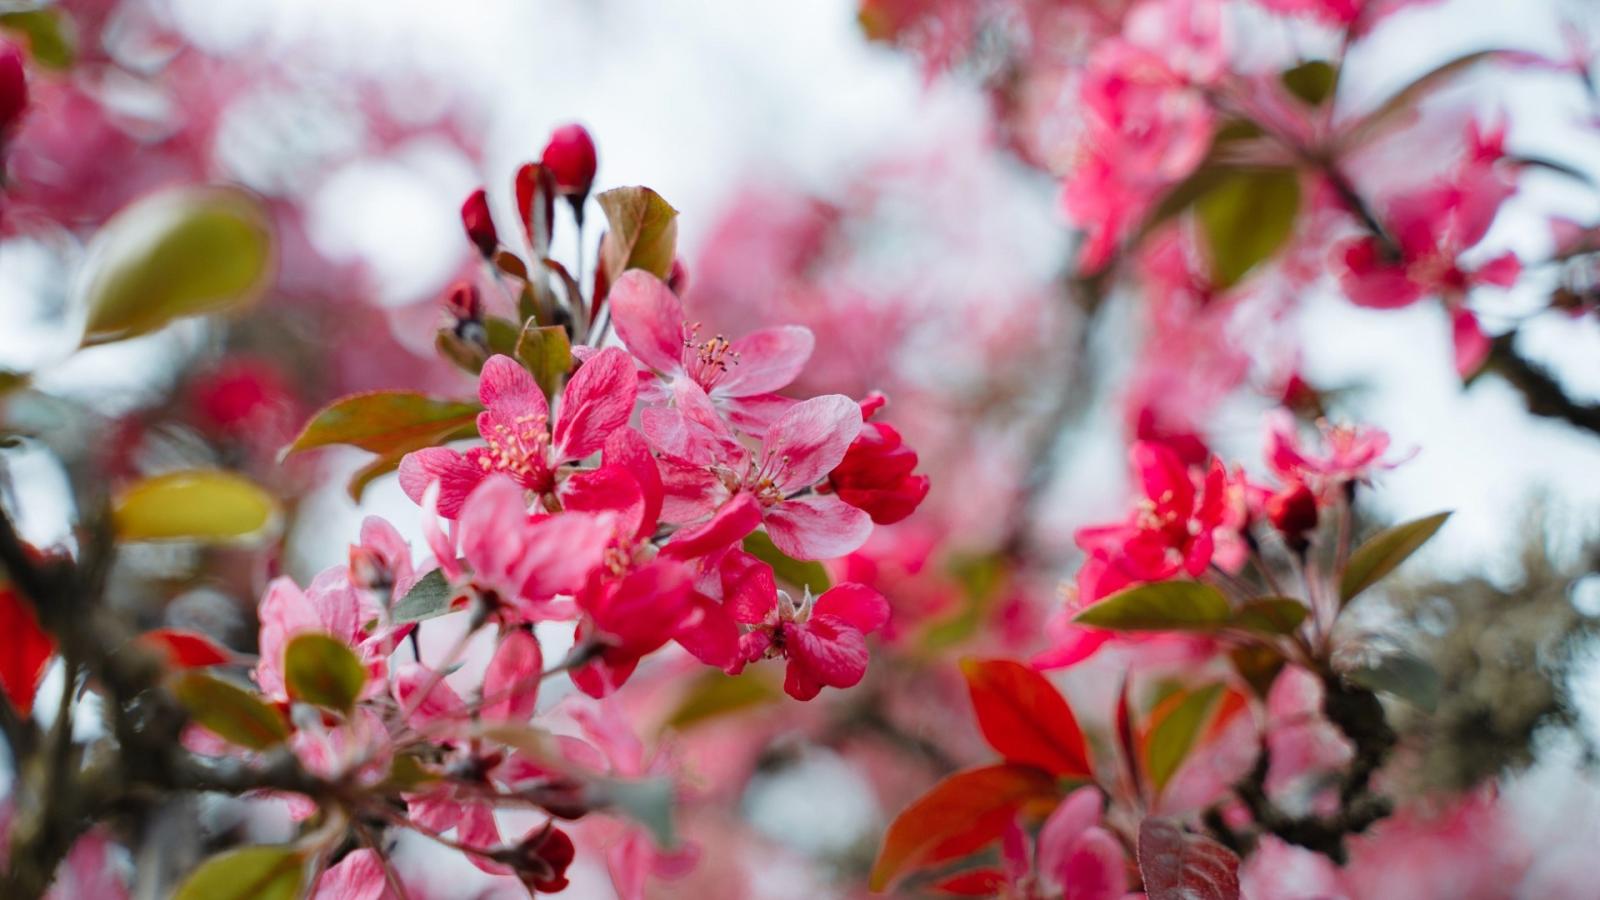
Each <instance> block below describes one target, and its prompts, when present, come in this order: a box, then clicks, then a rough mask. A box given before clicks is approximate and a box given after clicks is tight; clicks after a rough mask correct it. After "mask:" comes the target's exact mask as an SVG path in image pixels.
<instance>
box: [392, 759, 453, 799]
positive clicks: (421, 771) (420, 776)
mask: <svg viewBox="0 0 1600 900" xmlns="http://www.w3.org/2000/svg"><path fill="white" fill-rule="evenodd" d="M439 778H440V776H439V775H438V774H437V773H435V772H432V771H429V769H428V768H427V767H426V766H424V765H423V764H422V760H420V759H418V758H417V757H416V756H415V755H414V754H411V753H399V754H396V755H395V757H394V760H393V761H392V762H390V763H389V774H388V775H385V776H384V778H383V782H382V786H381V787H380V789H379V790H380V791H381V792H383V793H388V794H393V793H412V792H415V791H416V790H417V788H419V787H422V786H423V785H425V784H432V783H433V782H435V781H438V780H439Z"/></svg>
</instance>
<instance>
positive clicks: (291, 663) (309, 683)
mask: <svg viewBox="0 0 1600 900" xmlns="http://www.w3.org/2000/svg"><path fill="white" fill-rule="evenodd" d="M283 681H284V685H285V686H286V687H287V688H288V689H289V696H290V697H292V698H294V699H296V700H299V701H301V702H303V703H309V704H311V705H312V706H320V707H322V708H324V709H332V710H337V711H339V712H344V713H348V712H349V711H350V710H351V708H352V707H354V706H355V705H356V700H357V699H359V698H360V697H361V690H362V688H365V687H366V686H367V668H366V666H363V665H362V664H361V660H359V659H357V658H356V655H355V653H353V652H352V651H351V650H350V648H349V647H346V646H345V645H344V642H343V641H340V640H338V639H337V638H334V637H333V636H331V635H326V634H321V633H318V632H307V633H306V634H301V635H296V636H295V638H294V640H291V641H290V642H289V646H288V647H287V648H286V649H285V650H284V651H283Z"/></svg>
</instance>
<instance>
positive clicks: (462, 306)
mask: <svg viewBox="0 0 1600 900" xmlns="http://www.w3.org/2000/svg"><path fill="white" fill-rule="evenodd" d="M444 308H445V311H446V312H448V313H449V314H450V317H451V318H452V319H455V320H456V324H457V325H461V324H464V323H467V322H477V321H481V320H482V319H483V296H482V295H480V294H479V293H478V286H477V285H475V284H472V283H470V282H466V281H460V282H457V283H456V284H454V285H452V286H451V288H450V293H449V294H446V295H445V298H444Z"/></svg>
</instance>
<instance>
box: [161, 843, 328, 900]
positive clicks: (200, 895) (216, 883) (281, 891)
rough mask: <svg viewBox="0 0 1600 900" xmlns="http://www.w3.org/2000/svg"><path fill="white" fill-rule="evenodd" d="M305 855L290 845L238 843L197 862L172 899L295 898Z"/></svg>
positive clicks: (300, 884) (271, 899)
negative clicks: (234, 847) (270, 845)
mask: <svg viewBox="0 0 1600 900" xmlns="http://www.w3.org/2000/svg"><path fill="white" fill-rule="evenodd" d="M305 876H306V858H305V856H304V854H302V853H301V852H300V851H299V850H297V849H295V848H294V847H240V848H239V849H237V850H229V851H228V852H226V853H220V854H218V855H216V856H213V857H211V858H210V859H208V860H206V861H205V862H203V863H201V864H200V868H198V869H195V870H194V872H193V873H192V874H190V876H189V877H188V878H187V879H186V880H185V881H184V882H183V885H182V886H180V887H179V888H178V891H177V893H175V894H173V895H172V898H173V900H295V898H296V897H299V896H300V891H301V888H302V887H303V886H304V884H305Z"/></svg>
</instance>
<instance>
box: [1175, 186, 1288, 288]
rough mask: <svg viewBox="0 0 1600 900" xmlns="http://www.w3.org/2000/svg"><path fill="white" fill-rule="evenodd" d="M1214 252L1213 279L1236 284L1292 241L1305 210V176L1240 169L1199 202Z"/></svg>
mask: <svg viewBox="0 0 1600 900" xmlns="http://www.w3.org/2000/svg"><path fill="white" fill-rule="evenodd" d="M1194 209H1195V215H1196V216H1197V217H1198V218H1199V221H1200V226H1201V234H1202V235H1203V236H1204V238H1205V243H1206V247H1207V249H1208V251H1209V252H1210V256H1211V277H1212V280H1213V281H1215V282H1216V284H1217V286H1218V287H1224V288H1227V287H1232V286H1233V285H1235V284H1238V283H1239V282H1240V281H1241V280H1243V278H1244V276H1245V275H1247V274H1249V272H1250V270H1251V269H1254V268H1255V267H1256V266H1257V265H1259V264H1260V263H1262V262H1265V261H1266V260H1267V259H1269V258H1271V256H1272V255H1273V254H1274V253H1277V252H1278V249H1279V248H1281V247H1282V246H1283V245H1284V244H1285V243H1287V242H1288V240H1289V235H1290V234H1292V233H1293V231H1294V220H1295V216H1296V214H1297V213H1299V211H1300V174H1299V173H1298V172H1296V171H1294V170H1293V169H1238V170H1235V171H1231V172H1228V173H1227V174H1226V175H1224V176H1223V177H1222V178H1221V179H1220V180H1219V181H1218V182H1217V183H1216V184H1215V185H1214V186H1212V187H1211V189H1210V190H1208V191H1206V192H1205V193H1204V194H1202V195H1201V196H1200V197H1199V199H1197V200H1195V204H1194Z"/></svg>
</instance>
